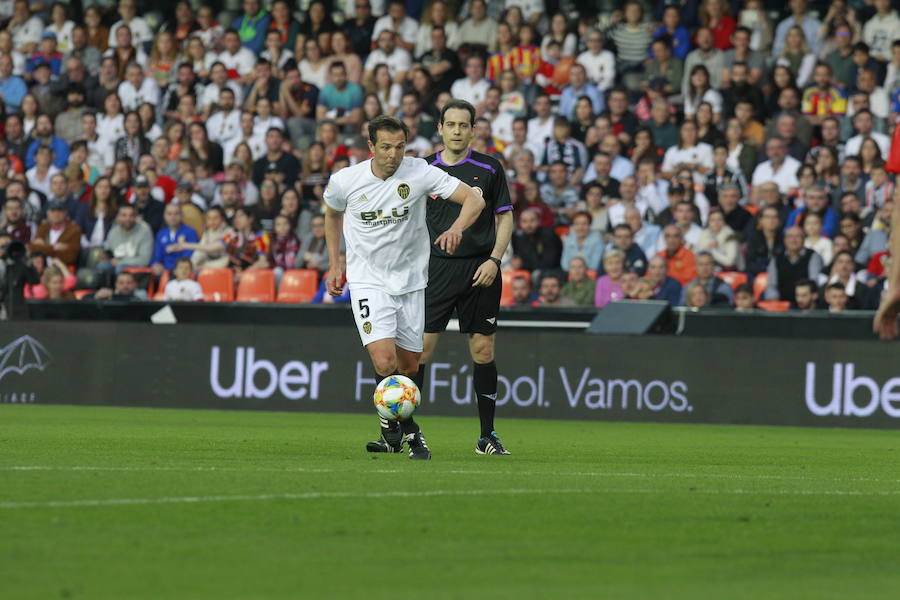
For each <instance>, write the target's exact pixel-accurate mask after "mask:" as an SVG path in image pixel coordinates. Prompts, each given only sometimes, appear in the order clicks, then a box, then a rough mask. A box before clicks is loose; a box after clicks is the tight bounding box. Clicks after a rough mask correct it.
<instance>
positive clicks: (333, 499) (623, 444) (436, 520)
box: [0, 406, 900, 600]
mask: <svg viewBox="0 0 900 600" xmlns="http://www.w3.org/2000/svg"><path fill="white" fill-rule="evenodd" d="M420 421H421V423H422V425H423V430H424V432H425V433H426V434H427V436H428V440H429V444H430V446H431V448H432V450H433V451H434V460H432V461H431V462H427V463H426V462H418V461H411V460H409V459H408V458H407V457H406V455H405V454H404V455H389V456H388V455H379V456H374V455H367V454H366V453H365V451H364V442H366V441H367V440H369V439H370V438H372V437H373V435H374V434H375V431H376V427H377V421H376V418H375V417H374V415H373V416H369V417H366V416H359V415H353V416H350V415H323V414H300V413H254V412H218V411H186V410H185V411H177V410H152V409H129V408H89V407H62V406H0V597H2V598H5V599H10V600H20V599H29V598H41V599H45V598H90V599H96V598H115V599H141V598H153V599H159V598H191V599H194V598H200V599H202V598H216V599H223V598H364V599H367V600H368V599H379V598H392V599H396V598H400V597H404V596H415V597H417V598H423V599H432V598H465V599H471V598H515V599H524V598H541V599H544V598H566V599H568V598H653V599H658V598H667V599H668V598H675V599H680V598H691V599H694V598H704V599H707V598H710V599H718V598H724V599H733V598H734V599H741V598H748V599H749V598H752V599H761V598H765V599H770V598H790V599H798V598H815V599H821V598H840V599H842V600H845V599H848V598H864V599H879V598H898V597H900V568H898V558H900V433H898V432H896V431H873V430H866V431H850V430H837V429H831V430H829V429H818V430H816V429H793V428H763V427H732V426H680V425H679V426H676V425H654V424H625V423H600V422H591V423H586V422H549V421H526V420H506V421H504V420H502V411H501V415H500V421H499V425H500V428H499V430H500V433H501V434H502V436H503V440H504V442H505V443H506V444H507V446H508V447H509V448H510V449H511V450H512V452H513V453H514V455H513V456H510V457H496V456H490V457H486V456H476V455H475V454H474V453H473V446H474V442H475V436H476V434H477V419H476V418H475V417H474V416H473V418H471V419H450V418H437V417H429V416H428V415H427V414H422V415H420Z"/></svg>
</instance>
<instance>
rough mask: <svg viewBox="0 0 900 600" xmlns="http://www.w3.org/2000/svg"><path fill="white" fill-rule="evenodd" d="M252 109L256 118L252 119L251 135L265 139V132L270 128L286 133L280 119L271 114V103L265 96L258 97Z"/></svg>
mask: <svg viewBox="0 0 900 600" xmlns="http://www.w3.org/2000/svg"><path fill="white" fill-rule="evenodd" d="M254 109H255V111H256V116H255V117H253V135H255V136H258V137H266V132H267V131H269V129H271V128H272V127H276V128H278V129H281V130H282V131H286V128H285V126H284V121H283V120H282V119H281V117H276V116H275V115H274V114H272V102H271V101H270V100H269V99H268V98H266V97H265V96H260V97H258V98H257V99H256V105H255V106H254Z"/></svg>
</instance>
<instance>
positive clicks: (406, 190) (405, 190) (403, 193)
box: [397, 183, 409, 200]
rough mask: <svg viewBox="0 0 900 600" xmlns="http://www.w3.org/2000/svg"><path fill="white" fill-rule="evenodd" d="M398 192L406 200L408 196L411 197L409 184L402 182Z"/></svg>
mask: <svg viewBox="0 0 900 600" xmlns="http://www.w3.org/2000/svg"><path fill="white" fill-rule="evenodd" d="M397 193H398V194H399V195H400V197H401V198H403V199H404V200H406V199H407V198H409V185H407V184H405V183H401V184H400V185H398V186H397Z"/></svg>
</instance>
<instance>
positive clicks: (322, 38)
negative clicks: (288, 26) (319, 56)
mask: <svg viewBox="0 0 900 600" xmlns="http://www.w3.org/2000/svg"><path fill="white" fill-rule="evenodd" d="M336 29H337V26H336V25H335V24H334V21H332V20H331V15H329V14H328V8H327V6H326V4H325V2H323V0H313V1H312V2H310V4H309V8H308V9H307V13H306V19H305V20H304V21H303V22H302V23H301V24H300V27H299V28H298V30H297V39H296V41H295V42H294V46H293V48H294V56H295V57H296V58H297V59H298V60H299V59H301V58H307V56H305V55H304V52H307V51H308V50H309V49H310V46H309V45H308V44H307V42H309V41H310V40H313V41H315V42H316V44H317V45H318V47H319V48H320V49H321V48H331V34H332V33H333V32H334V31H335V30H336ZM287 47H288V48H291V46H287ZM303 81H307V80H306V79H305V78H304V80H303Z"/></svg>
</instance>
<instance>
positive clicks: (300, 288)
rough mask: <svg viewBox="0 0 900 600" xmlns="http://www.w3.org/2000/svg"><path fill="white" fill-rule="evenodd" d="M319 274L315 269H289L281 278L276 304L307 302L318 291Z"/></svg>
mask: <svg viewBox="0 0 900 600" xmlns="http://www.w3.org/2000/svg"><path fill="white" fill-rule="evenodd" d="M318 279H319V273H318V272H316V270H315V269H289V270H287V271H285V272H284V275H282V276H281V284H280V285H279V286H278V299H277V302H285V303H294V302H309V301H310V300H312V299H313V296H315V295H316V292H317V291H318V288H319V284H318V281H317V280H318Z"/></svg>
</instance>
